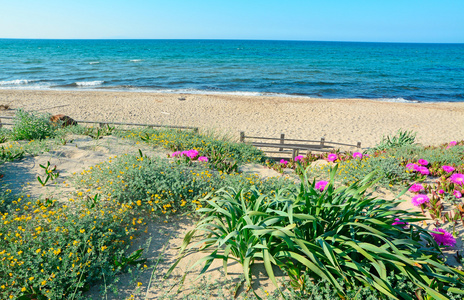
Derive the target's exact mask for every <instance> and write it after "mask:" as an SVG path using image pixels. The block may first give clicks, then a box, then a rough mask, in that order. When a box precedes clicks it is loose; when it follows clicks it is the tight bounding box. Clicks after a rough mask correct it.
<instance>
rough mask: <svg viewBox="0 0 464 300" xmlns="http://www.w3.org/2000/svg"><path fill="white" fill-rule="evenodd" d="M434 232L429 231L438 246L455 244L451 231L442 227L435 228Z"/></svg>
mask: <svg viewBox="0 0 464 300" xmlns="http://www.w3.org/2000/svg"><path fill="white" fill-rule="evenodd" d="M434 231H435V232H433V231H432V232H431V234H432V236H433V239H434V240H435V241H436V242H437V243H438V245H439V246H441V245H443V246H451V247H453V246H454V245H456V239H455V238H454V237H453V235H452V234H451V233H449V232H448V231H446V230H445V229H443V228H435V229H434Z"/></svg>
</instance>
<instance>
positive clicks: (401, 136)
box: [373, 129, 416, 150]
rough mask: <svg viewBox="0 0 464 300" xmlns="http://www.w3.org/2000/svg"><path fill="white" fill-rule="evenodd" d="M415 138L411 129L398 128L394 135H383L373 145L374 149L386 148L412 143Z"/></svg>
mask: <svg viewBox="0 0 464 300" xmlns="http://www.w3.org/2000/svg"><path fill="white" fill-rule="evenodd" d="M415 140H416V133H415V132H413V131H412V130H411V131H407V130H405V131H403V130H402V129H399V130H398V131H397V132H396V134H395V135H394V136H390V135H387V136H384V137H382V140H380V142H379V143H378V144H377V145H375V147H374V148H373V149H374V150H387V149H392V148H398V147H403V146H406V145H412V144H414V142H415Z"/></svg>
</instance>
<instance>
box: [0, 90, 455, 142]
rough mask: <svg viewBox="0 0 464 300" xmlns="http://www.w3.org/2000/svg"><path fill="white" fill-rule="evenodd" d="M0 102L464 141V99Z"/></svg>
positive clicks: (120, 97) (230, 125) (22, 95)
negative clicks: (402, 132)
mask: <svg viewBox="0 0 464 300" xmlns="http://www.w3.org/2000/svg"><path fill="white" fill-rule="evenodd" d="M0 104H8V105H9V106H10V110H8V111H2V112H1V115H3V116H5V115H13V114H14V110H15V109H24V110H27V111H40V112H47V113H50V114H65V115H68V116H70V117H72V118H74V119H76V120H88V121H104V122H138V123H150V124H162V125H181V126H197V127H200V129H201V130H216V131H218V132H222V133H229V134H231V135H232V136H234V137H237V139H238V137H239V132H240V131H245V132H246V135H259V136H269V137H278V136H280V134H281V133H285V135H286V137H287V138H299V139H319V138H321V137H325V139H326V140H327V141H335V142H344V143H350V144H355V143H356V142H358V141H359V142H361V143H362V146H363V147H371V146H374V145H375V144H376V143H377V142H378V141H379V140H380V139H381V137H382V136H383V135H388V134H392V133H395V132H396V131H397V130H399V129H403V130H412V131H414V132H417V141H418V142H419V143H422V144H426V145H428V144H431V145H434V144H440V143H445V142H449V141H451V140H462V139H464V130H463V129H464V102H460V103H451V102H442V103H392V102H382V101H378V100H364V99H315V98H298V97H262V96H236V95H198V94H158V93H147V92H107V91H35V90H0Z"/></svg>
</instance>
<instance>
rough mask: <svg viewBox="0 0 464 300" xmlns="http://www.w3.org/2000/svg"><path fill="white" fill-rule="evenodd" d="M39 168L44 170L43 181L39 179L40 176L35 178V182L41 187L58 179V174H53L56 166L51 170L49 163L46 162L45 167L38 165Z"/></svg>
mask: <svg viewBox="0 0 464 300" xmlns="http://www.w3.org/2000/svg"><path fill="white" fill-rule="evenodd" d="M39 166H40V167H41V168H42V169H44V172H45V177H44V178H45V179H44V180H43V179H42V178H40V176H37V181H39V183H40V184H41V185H42V186H45V185H46V184H47V182H48V180H51V181H53V180H55V179H57V178H58V176H60V172H55V171H56V165H55V166H54V167H53V168H52V167H51V166H50V161H47V165H46V166H44V165H40V164H39Z"/></svg>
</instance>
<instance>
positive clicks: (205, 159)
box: [198, 156, 208, 162]
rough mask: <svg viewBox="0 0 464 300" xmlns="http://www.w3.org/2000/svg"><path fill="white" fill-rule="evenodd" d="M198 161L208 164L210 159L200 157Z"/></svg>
mask: <svg viewBox="0 0 464 300" xmlns="http://www.w3.org/2000/svg"><path fill="white" fill-rule="evenodd" d="M198 161H202V162H208V158H207V157H206V156H200V157H199V158H198Z"/></svg>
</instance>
